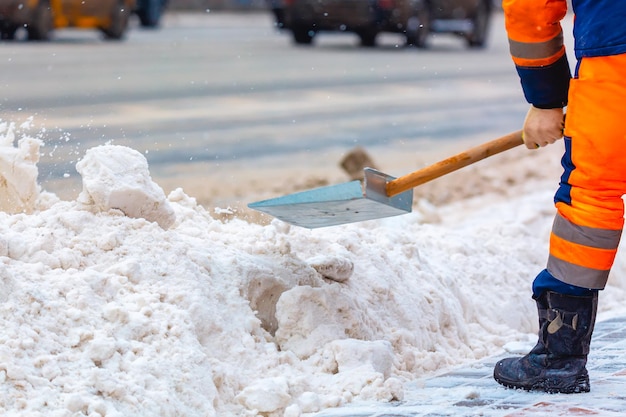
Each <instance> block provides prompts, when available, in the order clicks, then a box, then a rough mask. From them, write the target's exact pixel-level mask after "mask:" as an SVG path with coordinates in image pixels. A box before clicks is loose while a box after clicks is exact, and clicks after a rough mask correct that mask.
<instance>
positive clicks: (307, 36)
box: [291, 25, 315, 45]
mask: <svg viewBox="0 0 626 417" xmlns="http://www.w3.org/2000/svg"><path fill="white" fill-rule="evenodd" d="M291 32H292V33H293V40H294V42H295V43H297V44H298V45H311V44H312V43H313V38H314V37H315V31H314V30H312V29H309V27H307V26H300V25H294V27H293V28H292V29H291Z"/></svg>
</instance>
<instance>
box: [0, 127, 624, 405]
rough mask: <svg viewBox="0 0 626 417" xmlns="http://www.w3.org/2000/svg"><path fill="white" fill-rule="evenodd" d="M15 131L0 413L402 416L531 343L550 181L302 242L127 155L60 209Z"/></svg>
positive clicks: (609, 300) (421, 205) (120, 153)
mask: <svg viewBox="0 0 626 417" xmlns="http://www.w3.org/2000/svg"><path fill="white" fill-rule="evenodd" d="M14 132H15V127H14V126H13V125H12V124H10V123H4V124H2V125H0V177H1V182H0V184H1V185H2V186H1V187H0V192H1V194H2V195H1V196H0V201H2V206H1V208H2V212H0V300H1V301H2V303H1V304H0V328H1V329H2V331H1V332H0V414H2V415H3V416H18V415H19V416H26V415H28V416H46V417H57V416H58V417H61V416H83V415H86V416H107V417H116V416H187V417H193V416H203V417H207V416H265V417H279V416H280V417H283V416H284V417H299V416H306V415H311V414H312V413H315V412H317V411H320V410H323V409H325V408H329V407H336V406H341V405H345V404H348V403H351V402H355V401H361V400H367V401H371V400H374V401H390V400H394V399H402V398H403V395H404V390H405V387H406V384H407V383H408V382H410V381H412V380H414V379H416V378H418V377H424V376H426V375H434V374H437V373H440V372H443V371H445V370H446V369H449V368H451V367H454V366H458V365H460V364H463V363H467V362H472V361H475V360H477V359H480V358H483V357H485V356H487V355H492V354H495V353H499V352H502V351H503V350H504V349H505V348H506V347H507V346H508V348H509V349H511V347H513V346H515V343H517V342H519V343H527V342H528V340H529V338H530V339H532V334H533V333H534V332H536V328H535V326H536V324H535V321H536V312H535V306H534V303H533V301H532V300H531V299H530V282H531V280H532V278H533V277H534V276H535V274H536V273H537V272H539V271H540V270H541V269H542V268H543V267H544V264H545V260H546V257H547V241H548V235H549V231H550V226H551V222H552V217H553V214H554V209H553V207H552V194H553V193H554V188H555V186H554V183H555V181H558V179H555V178H554V177H552V176H548V175H546V177H545V178H544V177H542V176H541V175H534V177H533V178H529V179H528V180H527V181H518V182H517V183H515V184H511V185H510V186H507V188H506V189H507V191H506V192H505V193H503V192H501V189H500V191H496V192H491V191H489V190H490V187H492V186H493V184H486V185H485V192H484V193H478V195H476V196H474V197H471V198H470V197H468V198H464V199H459V200H457V201H454V202H451V203H449V204H445V205H440V206H437V205H434V204H431V203H430V202H428V201H425V200H420V201H417V202H416V207H415V209H414V212H413V213H411V214H407V215H403V216H398V217H394V218H387V219H381V220H376V221H368V222H362V223H355V224H348V225H343V226H337V227H331V228H322V229H316V230H308V229H303V228H298V227H294V226H289V225H288V224H286V223H283V222H281V221H279V220H274V221H272V222H271V223H270V224H269V225H259V224H253V223H248V222H247V221H245V220H243V219H240V218H233V219H231V220H218V219H216V218H214V217H212V215H211V211H210V210H208V209H205V208H203V207H202V206H199V205H198V204H196V202H195V200H194V198H193V197H191V196H188V195H186V194H185V193H184V191H183V190H182V189H177V190H175V191H173V192H171V193H170V194H169V195H167V196H166V195H165V194H164V193H163V191H162V190H161V188H160V187H159V186H158V185H157V184H155V183H154V182H153V181H152V179H151V177H150V173H149V167H148V164H147V163H146V162H145V160H142V158H143V156H142V155H141V154H140V153H138V152H136V151H134V150H132V149H130V148H126V147H122V146H112V145H103V146H101V147H97V148H93V149H92V150H90V151H89V152H88V153H87V154H86V155H85V156H84V158H83V159H82V160H81V161H79V162H78V169H79V171H81V173H82V175H83V192H82V193H81V195H80V196H79V198H77V200H76V201H62V200H60V199H59V198H57V197H56V196H55V195H53V194H50V193H47V192H45V191H43V190H41V187H40V186H39V185H38V184H37V166H36V164H37V161H38V151H39V146H40V142H39V140H38V139H33V138H31V137H28V136H24V137H19V138H16V137H15V136H16V135H15V133H14ZM524 163H525V162H524V161H521V162H520V161H516V164H517V165H516V166H519V165H520V164H524ZM536 164H537V161H536V160H529V162H527V165H528V167H527V170H531V171H540V170H538V169H537V166H536ZM490 169H492V170H494V172H495V171H498V170H500V171H503V170H506V169H510V167H509V168H507V167H506V166H502V165H500V166H498V165H496V166H495V167H494V166H492V167H491V168H490ZM513 169H515V167H514V168H513ZM496 177H498V175H494V176H493V178H496ZM548 177H549V178H548ZM485 182H486V183H488V182H489V176H488V175H487V176H485ZM492 188H493V187H492ZM496 188H497V187H496ZM215 210H216V211H219V208H216V209H215ZM625 269H626V263H625V262H624V256H623V255H619V256H618V258H617V261H616V265H615V268H614V271H613V273H612V275H611V278H610V282H609V288H607V290H606V291H604V292H603V293H602V294H601V303H600V311H601V313H602V314H604V315H605V316H606V315H611V314H613V313H615V312H616V311H617V310H618V309H620V308H622V307H621V303H622V300H623V299H624V295H625V290H626V278H625V276H626V274H625ZM529 334H530V335H531V336H529Z"/></svg>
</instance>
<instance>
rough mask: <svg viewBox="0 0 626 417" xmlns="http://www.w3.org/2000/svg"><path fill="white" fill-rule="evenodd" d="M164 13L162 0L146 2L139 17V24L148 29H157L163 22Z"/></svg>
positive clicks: (138, 14)
mask: <svg viewBox="0 0 626 417" xmlns="http://www.w3.org/2000/svg"><path fill="white" fill-rule="evenodd" d="M162 11H163V1H162V0H144V2H143V3H142V7H141V8H140V10H139V12H138V13H137V16H138V17H139V23H140V24H141V26H143V27H146V28H155V27H157V26H159V22H160V21H161V13H162Z"/></svg>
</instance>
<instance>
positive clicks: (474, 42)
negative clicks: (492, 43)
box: [465, 0, 491, 48]
mask: <svg viewBox="0 0 626 417" xmlns="http://www.w3.org/2000/svg"><path fill="white" fill-rule="evenodd" d="M490 22H491V6H490V3H489V0H481V1H480V2H479V4H478V7H477V8H476V12H475V14H474V17H473V18H472V26H473V29H472V31H471V32H469V33H467V34H466V35H465V39H466V40H467V46H469V47H470V48H482V47H484V46H485V44H486V42H487V36H488V34H489V25H490Z"/></svg>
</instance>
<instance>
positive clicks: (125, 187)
mask: <svg viewBox="0 0 626 417" xmlns="http://www.w3.org/2000/svg"><path fill="white" fill-rule="evenodd" d="M76 170H77V171H78V172H79V173H80V175H81V176H82V177H83V191H82V192H81V194H80V195H79V197H78V200H79V201H80V202H82V203H84V204H86V205H88V206H93V207H94V208H95V209H96V210H98V211H108V210H110V209H118V210H121V211H122V212H123V213H124V214H125V215H126V216H128V217H133V218H144V219H146V220H148V221H152V222H156V223H158V224H159V226H161V227H162V228H163V229H167V228H169V227H170V226H171V225H172V224H173V223H174V221H175V220H176V215H175V214H174V210H173V209H172V207H171V206H170V203H169V201H168V200H167V199H166V197H165V193H164V192H163V190H162V189H161V188H160V187H159V186H158V185H157V184H156V183H154V182H153V181H152V178H151V177H150V172H149V170H148V162H147V161H146V159H145V157H144V156H143V155H142V154H141V153H139V152H138V151H136V150H134V149H131V148H128V147H125V146H117V145H103V146H98V147H95V148H91V149H89V150H88V151H87V152H86V154H85V157H84V158H83V159H82V160H80V161H79V162H78V163H77V164H76Z"/></svg>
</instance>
